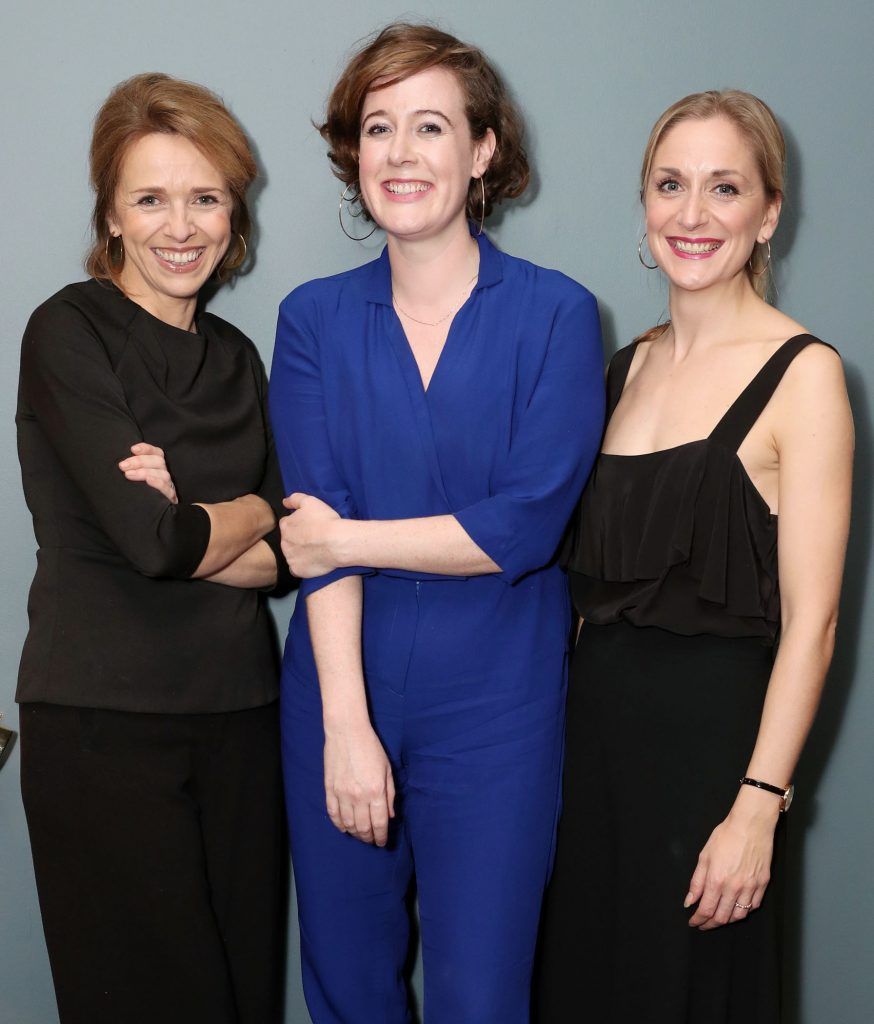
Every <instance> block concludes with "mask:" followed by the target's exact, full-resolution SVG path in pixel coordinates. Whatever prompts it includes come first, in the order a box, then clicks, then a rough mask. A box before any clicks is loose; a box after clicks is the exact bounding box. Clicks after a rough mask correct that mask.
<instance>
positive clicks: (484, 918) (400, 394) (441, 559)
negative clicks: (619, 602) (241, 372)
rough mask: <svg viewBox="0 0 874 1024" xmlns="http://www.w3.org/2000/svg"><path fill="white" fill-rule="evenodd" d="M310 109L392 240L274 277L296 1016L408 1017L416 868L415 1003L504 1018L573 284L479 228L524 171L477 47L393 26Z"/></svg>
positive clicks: (541, 759)
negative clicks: (340, 267)
mask: <svg viewBox="0 0 874 1024" xmlns="http://www.w3.org/2000/svg"><path fill="white" fill-rule="evenodd" d="M392 76H394V77H392ZM484 81H485V82H486V84H487V85H488V86H489V88H488V89H483V88H481V86H482V84H483V82H484ZM374 82H376V83H378V84H377V86H376V87H374ZM484 93H485V94H487V99H486V100H482V99H481V98H480V99H479V102H480V106H483V107H484V109H483V110H479V109H477V106H476V103H477V102H478V95H479V94H484ZM487 101H488V102H487ZM489 102H490V103H491V104H492V105H491V106H489V105H488V103H489ZM344 112H345V113H344ZM346 115H348V116H347V120H351V122H352V123H351V126H350V127H348V128H347V129H346V131H347V133H348V140H349V145H348V148H347V149H345V150H344V137H343V128H342V125H343V120H344V116H346ZM324 134H326V136H327V137H328V139H329V141H330V143H331V146H332V154H331V155H332V159H333V160H334V163H335V167H337V173H338V176H339V177H341V180H343V181H346V183H347V185H351V186H352V188H353V189H354V193H355V194H356V201H357V202H360V203H361V204H362V210H363V211H364V215H365V217H366V218H371V219H373V220H375V221H376V223H377V224H379V226H380V227H382V228H383V229H384V230H385V232H386V235H387V240H388V244H387V247H386V249H385V250H384V251H383V253H382V256H381V257H380V258H379V259H377V260H376V261H374V262H372V263H370V264H367V265H366V266H363V267H360V268H358V269H356V270H352V271H350V272H348V273H344V274H339V275H337V276H336V277H331V278H328V279H325V280H320V281H312V282H310V283H308V284H306V285H303V286H302V287H300V288H298V289H297V290H295V291H294V292H292V293H291V295H289V296H288V298H286V300H285V301H284V302H283V303H282V306H281V308H280V314H279V328H278V333H277V341H276V351H275V354H274V363H273V376H272V380H271V391H270V397H271V409H272V420H273V425H274V430H275V437H276V445H277V450H278V453H279V458H280V463H281V466H282V470H283V474H284V478H285V485H286V488H287V489H288V490H289V491H292V492H295V493H294V494H293V495H292V498H291V499H289V502H288V504H289V505H290V506H291V507H293V508H294V509H296V511H295V512H294V514H293V515H292V516H290V517H287V525H286V528H285V530H284V542H283V546H284V550H285V552H286V555H287V556H288V557H289V561H290V563H291V564H292V566H293V568H294V570H295V571H296V572H297V573H298V574H299V575H301V576H303V577H307V578H305V579H304V581H303V583H302V585H301V591H300V595H299V597H298V601H297V605H296V608H295V613H294V616H293V619H292V623H291V627H290V632H289V638H288V643H287V645H286V649H285V657H284V661H283V674H282V724H283V756H284V767H285V781H286V787H287V802H288V816H289V825H290V831H291V838H292V851H293V859H294V874H295V880H296V885H297V893H298V905H299V913H300V925H301V948H302V958H303V975H304V989H305V993H306V998H307V1003H308V1006H309V1009H310V1013H311V1015H312V1018H313V1021H314V1022H315V1024H329V1022H330V1024H333V1022H342V1024H359V1022H360V1024H376V1022H386V1024H401V1022H404V1021H408V1020H409V1019H410V1017H409V1010H408V1003H407V993H406V990H405V985H404V980H403V967H404V963H405V960H406V958H407V954H408V936H409V923H408V912H407V905H406V899H407V895H408V892H409V890H410V886H411V882H412V879H413V877H415V883H416V889H417V893H418V901H419V915H420V926H421V935H422V945H423V956H424V971H425V1018H426V1020H427V1021H428V1022H429V1024H474V1022H477V1024H486V1022H494V1024H526V1022H527V1021H528V1017H529V984H530V974H531V964H532V959H533V953H534V945H535V938H536V932H537V922H538V915H539V911H540V904H541V897H542V893H543V889H544V886H545V883H546V881H547V876H548V873H549V869H550V863H551V856H552V844H553V837H554V832H555V823H556V816H557V813H558V802H559V776H560V770H561V752H562V731H563V716H564V697H565V662H566V657H567V641H568V635H569V630H570V609H569V602H568V596H567V586H566V581H565V576H564V574H563V572H562V570H561V569H560V568H559V567H558V566H557V565H556V564H555V557H554V556H555V552H556V548H557V546H558V543H559V540H560V537H561V534H562V532H563V529H564V526H565V524H566V522H567V520H568V518H569V516H570V513H571V511H572V509H573V507H574V504H575V503H576V501H577V499H578V497H579V494H580V491H581V488H582V486H583V483H584V481H585V479H586V476H587V474H588V471H589V467H590V464H591V462H592V459H593V457H594V454H595V452H596V449H597V446H598V442H599V440H600V433H601V425H602V416H603V395H602V357H601V346H600V331H599V325H598V315H597V307H596V304H595V301H594V299H593V297H592V296H591V295H590V294H589V293H588V292H587V291H586V290H585V289H584V288H583V287H581V286H580V285H578V284H576V283H575V282H573V281H571V280H569V279H568V278H566V277H564V276H563V275H561V274H559V273H557V272H555V271H549V270H543V269H541V268H539V267H535V266H533V265H532V264H530V263H526V262H524V261H522V260H519V259H515V258H513V257H510V256H507V255H505V254H503V253H501V252H500V251H499V250H498V249H496V248H495V247H494V245H492V243H491V242H490V241H489V240H488V238H487V237H486V235H485V234H483V233H482V231H481V225H482V219H484V217H485V215H486V214H487V213H488V212H489V210H490V208H491V205H492V203H493V202H495V201H498V200H500V199H501V198H503V197H504V196H507V195H517V194H519V192H521V190H522V189H523V188H524V186H525V184H526V183H527V176H528V175H527V163H525V156H524V151H523V150H522V148H521V145H520V139H521V131H520V129H519V124H518V120H517V117H516V114H515V111H514V110H513V109H512V107H511V106H510V104H509V101H508V100H507V98H506V94H505V93H504V92H503V88H502V87H501V86H500V83H499V82H498V79H497V77H496V76H495V74H494V72H493V70H492V69H491V67H490V66H489V65H488V64H487V62H486V61H485V59H484V58H483V56H482V54H480V53H479V51H477V50H475V49H474V48H472V47H468V46H466V45H465V44H462V43H460V42H459V41H458V40H455V39H453V38H452V37H451V36H446V35H445V34H444V33H441V32H438V31H436V30H435V29H433V28H430V27H422V26H408V25H396V26H391V27H390V28H389V29H386V30H385V31H384V32H383V33H381V34H380V35H379V36H378V37H376V39H375V40H374V41H372V42H371V43H370V44H368V46H366V47H365V48H364V49H363V50H362V51H360V52H359V54H358V55H356V57H355V58H353V60H352V62H351V63H350V65H349V67H348V68H347V69H346V71H345V72H344V75H343V76H342V77H341V79H340V81H339V83H338V85H337V87H336V88H335V91H334V94H333V95H332V98H331V101H330V104H329V110H328V119H327V125H326V128H325V129H324ZM350 153H351V159H349V160H348V161H347V160H346V156H348V155H349V154H350ZM348 191H349V189H347V197H348ZM468 218H470V219H471V221H472V223H471V224H469V223H468ZM447 309H448V312H447ZM326 811H327V813H326ZM390 819H391V820H390ZM344 833H347V834H344Z"/></svg>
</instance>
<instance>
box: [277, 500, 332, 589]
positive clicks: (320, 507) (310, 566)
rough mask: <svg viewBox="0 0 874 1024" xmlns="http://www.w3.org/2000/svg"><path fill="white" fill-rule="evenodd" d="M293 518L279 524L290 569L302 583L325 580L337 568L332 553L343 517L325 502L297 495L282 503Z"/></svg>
mask: <svg viewBox="0 0 874 1024" xmlns="http://www.w3.org/2000/svg"><path fill="white" fill-rule="evenodd" d="M282 504H283V505H285V507H286V508H288V509H291V510H292V513H293V514H292V515H290V516H283V518H282V519H280V521H279V529H280V532H281V535H282V553H283V554H284V555H285V559H286V561H287V562H288V567H289V568H290V569H291V571H292V572H293V573H294V575H295V576H297V577H298V578H299V579H304V580H306V579H310V578H312V577H313V576H324V575H325V573H328V572H331V571H332V570H333V569H336V568H337V558H336V555H335V554H334V552H333V551H332V549H331V535H332V531H333V528H334V526H335V524H337V523H339V522H340V516H338V515H337V513H336V512H335V511H334V510H333V509H332V508H331V506H330V505H326V504H325V502H323V501H320V500H319V499H318V498H314V497H313V496H312V495H311V494H301V493H300V492H295V493H294V494H290V495H289V496H288V497H287V498H285V499H284V500H283V502H282Z"/></svg>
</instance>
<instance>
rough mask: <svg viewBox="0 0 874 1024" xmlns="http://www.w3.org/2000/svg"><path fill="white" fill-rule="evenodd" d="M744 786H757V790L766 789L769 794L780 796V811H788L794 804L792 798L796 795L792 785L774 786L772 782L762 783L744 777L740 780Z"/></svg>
mask: <svg viewBox="0 0 874 1024" xmlns="http://www.w3.org/2000/svg"><path fill="white" fill-rule="evenodd" d="M740 784H741V785H742V786H755V788H756V789H764V790H765V791H766V792H768V793H773V794H774V795H775V796H779V797H780V798H781V800H780V810H781V812H782V811H788V810H789V805H790V804H791V803H792V797H793V796H794V795H795V787H794V786H793V785H792V783H790V784H789V785H788V786H772V785H771V783H770V782H762V781H761V779H750V778H747V776H744V777H743V778H742V779H741V780H740Z"/></svg>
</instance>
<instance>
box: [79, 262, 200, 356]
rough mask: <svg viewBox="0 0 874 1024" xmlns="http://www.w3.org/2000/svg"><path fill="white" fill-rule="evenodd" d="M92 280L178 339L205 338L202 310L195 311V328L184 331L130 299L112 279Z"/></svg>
mask: <svg viewBox="0 0 874 1024" xmlns="http://www.w3.org/2000/svg"><path fill="white" fill-rule="evenodd" d="M93 280H94V281H95V283H96V284H98V285H100V286H101V287H103V288H106V289H107V290H108V291H110V292H112V293H113V294H114V295H116V296H117V297H118V298H119V299H120V300H121V301H122V302H124V303H125V304H126V305H128V306H131V307H132V309H131V312H132V313H133V314H134V315H135V316H141V317H142V318H143V319H144V320H145V322H146V323H151V324H153V325H154V326H155V327H157V328H159V329H161V330H165V331H167V332H169V333H171V334H173V335H178V336H179V337H180V339H182V338H185V339H191V338H197V339H198V340H200V341H203V340H204V339H205V337H206V335H205V334H204V332H203V330H202V325H201V318H202V317H203V310H201V309H198V310H196V311H195V315H194V326H195V328H196V330H193V331H186V330H185V328H184V327H177V326H176V325H175V324H168V323H167V321H166V320H162V319H161V318H160V317H159V316H155V314H154V313H150V312H149V311H148V310H147V309H146V307H145V306H141V305H140V304H139V302H137V301H136V300H135V299H132V298H131V297H130V296H129V295H125V293H124V292H123V291H122V290H121V288H119V286H118V285H117V284H116V283H115V282H114V281H99V280H97V278H93Z"/></svg>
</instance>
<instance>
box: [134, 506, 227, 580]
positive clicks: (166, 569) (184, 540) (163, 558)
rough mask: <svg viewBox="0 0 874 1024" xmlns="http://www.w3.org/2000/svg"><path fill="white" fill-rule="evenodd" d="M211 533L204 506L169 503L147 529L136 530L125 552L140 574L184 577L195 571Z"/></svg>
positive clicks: (156, 576) (168, 577)
mask: <svg viewBox="0 0 874 1024" xmlns="http://www.w3.org/2000/svg"><path fill="white" fill-rule="evenodd" d="M132 532H133V531H132ZM211 534H212V521H211V520H210V517H209V514H208V513H207V511H206V509H205V508H203V507H202V506H200V505H170V506H168V507H167V508H166V509H164V510H163V511H162V513H161V515H160V516H159V517H158V519H157V520H156V521H154V522H152V523H151V524H150V526H149V527H148V528H145V527H144V528H141V529H140V530H139V531H136V533H135V536H136V542H135V543H130V544H129V545H128V550H127V551H126V552H125V554H126V556H127V558H128V561H129V562H130V563H131V565H132V566H133V567H134V569H136V571H137V572H138V573H140V574H142V575H143V576H148V577H149V578H151V579H174V580H187V579H191V577H192V576H194V575H195V574H196V573H197V572H198V569H199V568H200V566H201V564H202V562H203V559H204V556H205V555H206V552H207V549H208V547H209V541H210V536H211Z"/></svg>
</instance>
